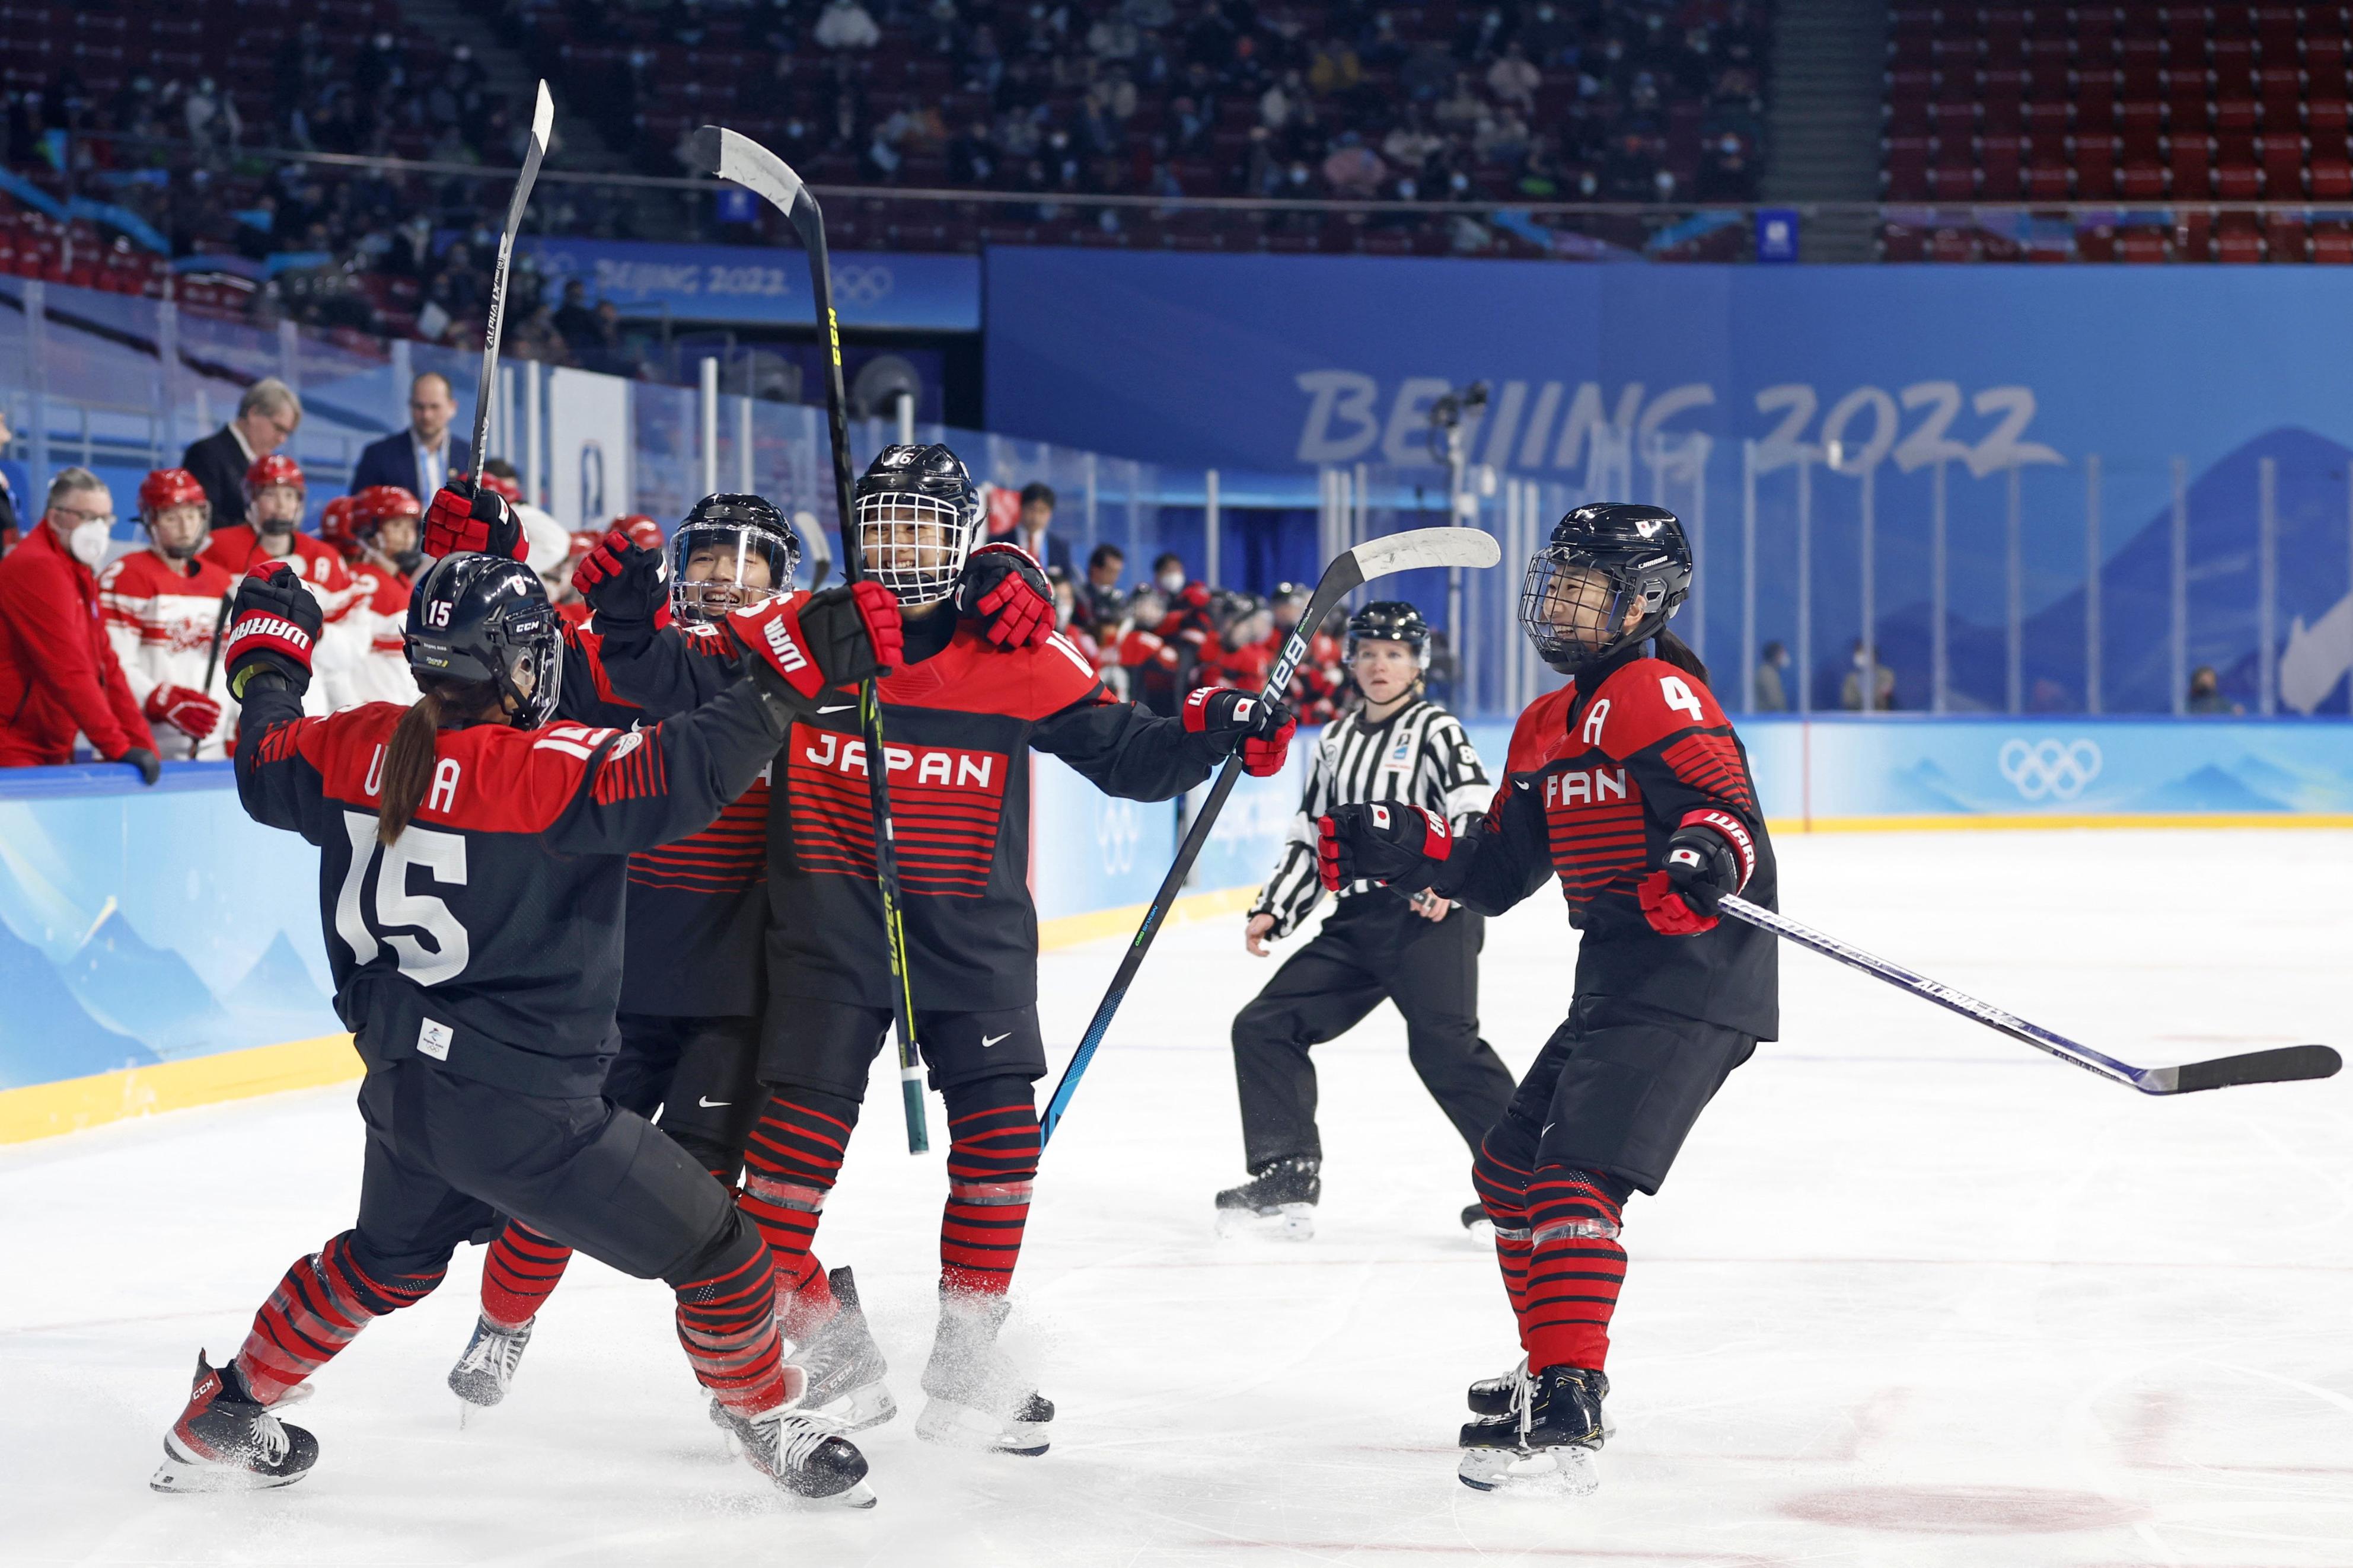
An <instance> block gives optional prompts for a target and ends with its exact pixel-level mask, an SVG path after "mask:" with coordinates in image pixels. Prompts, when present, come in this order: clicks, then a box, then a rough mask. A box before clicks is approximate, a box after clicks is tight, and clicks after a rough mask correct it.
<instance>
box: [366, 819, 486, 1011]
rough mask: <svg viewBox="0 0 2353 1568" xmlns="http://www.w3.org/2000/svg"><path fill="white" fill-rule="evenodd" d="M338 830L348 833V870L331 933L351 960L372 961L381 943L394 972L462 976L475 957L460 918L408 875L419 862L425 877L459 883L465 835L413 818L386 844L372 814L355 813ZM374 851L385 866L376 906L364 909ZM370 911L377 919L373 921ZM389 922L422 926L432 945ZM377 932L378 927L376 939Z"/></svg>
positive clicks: (424, 981) (432, 980) (430, 979)
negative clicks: (411, 883)
mask: <svg viewBox="0 0 2353 1568" xmlns="http://www.w3.org/2000/svg"><path fill="white" fill-rule="evenodd" d="M343 831H344V832H345V833H346V834H348V835H350V837H351V841H352V867H351V869H350V870H348V871H346V872H344V873H343V889H342V890H341V891H339V892H338V893H337V894H336V895H335V934H336V935H337V936H339V937H342V938H343V945H344V946H346V947H348V948H350V949H351V950H352V958H353V962H354V963H370V962H371V961H373V960H374V959H375V956H376V952H377V950H378V947H379V945H381V946H383V947H388V948H390V949H392V954H393V959H394V961H395V962H396V963H398V964H399V965H400V972H401V973H403V974H406V975H407V976H408V977H409V978H410V979H411V980H414V981H416V982H417V984H419V985H438V984H441V983H442V982H443V981H445V980H455V979H457V978H458V976H459V975H460V974H462V973H465V970H466V962H467V960H468V959H470V957H472V956H473V955H472V952H471V951H470V948H469V946H468V943H467V941H466V928H465V927H464V926H461V925H459V923H458V917H457V916H456V915H454V914H451V913H450V912H449V906H448V904H445V903H443V902H442V901H441V900H439V899H437V898H435V897H434V896H433V895H432V894H430V893H412V892H410V891H409V890H408V880H409V878H408V874H409V872H410V870H411V869H412V868H420V867H421V868H423V869H424V871H425V874H426V879H427V881H431V882H438V883H440V884H442V885H444V886H446V887H452V888H462V887H464V886H465V885H466V841H465V839H464V838H462V837H459V835H457V834H455V833H442V832H439V831H437V830H436V829H434V828H430V827H419V826H417V825H416V824H415V823H411V824H409V825H408V826H407V828H406V830H405V831H403V832H402V834H401V836H400V837H398V838H397V839H396V840H394V842H393V843H392V844H391V845H390V846H389V847H386V846H384V845H380V844H378V843H377V842H376V837H375V817H373V816H362V815H361V814H360V813H358V812H356V811H347V812H345V813H343ZM379 851H380V852H381V853H382V855H383V858H384V864H383V867H382V868H381V869H380V870H378V871H377V873H376V879H375V910H373V911H369V910H365V909H364V907H363V906H364V902H365V900H366V897H367V874H368V867H369V866H370V865H372V864H374V863H375V859H376V857H377V855H378V853H379ZM371 912H372V913H373V915H374V917H375V918H374V920H373V921H371V920H370V919H369V915H370V913H371ZM395 927H406V928H409V929H411V930H416V931H423V932H424V933H425V935H426V936H427V938H428V939H430V942H431V945H430V946H427V944H426V943H425V942H419V941H418V940H417V938H416V937H414V936H411V935H410V934H408V930H395V929H393V928H395ZM378 931H382V932H383V936H382V938H381V941H380V942H379V938H378V936H377V932H378Z"/></svg>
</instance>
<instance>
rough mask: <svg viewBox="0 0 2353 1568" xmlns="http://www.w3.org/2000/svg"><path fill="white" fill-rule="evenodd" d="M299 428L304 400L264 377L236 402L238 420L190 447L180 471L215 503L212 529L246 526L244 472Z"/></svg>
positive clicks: (194, 442)
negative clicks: (200, 486)
mask: <svg viewBox="0 0 2353 1568" xmlns="http://www.w3.org/2000/svg"><path fill="white" fill-rule="evenodd" d="M301 423H302V400H301V398H299V397H297V396H295V395H294V389H293V388H292V387H290V386H289V385H287V384H285V383H284V382H282V381H280V380H279V379H278V378H277V377H276V376H274V375H272V376H265V377H263V378H262V379H261V380H259V381H257V382H255V383H254V384H252V385H251V386H248V387H247V388H246V389H245V395H244V396H243V397H240V398H238V399H237V417H236V418H234V419H231V420H230V421H229V422H228V423H227V424H226V425H224V426H221V427H220V428H219V429H217V430H216V431H214V432H213V433H212V434H211V435H209V436H206V437H204V438H203V439H202V440H199V441H191V442H190V443H188V449H187V451H185V453H183V454H182V455H181V458H180V467H182V468H185V469H187V470H188V472H190V473H192V474H194V475H195V476H196V483H198V484H200V485H202V486H204V487H205V499H206V500H208V501H210V502H212V503H213V526H214V527H215V528H234V527H236V526H237V524H238V523H241V522H243V521H245V471H246V470H247V469H248V468H251V467H253V465H254V462H255V460H256V459H257V458H267V457H269V456H270V455H272V454H273V453H275V452H276V451H277V450H278V448H279V447H283V446H284V445H286V443H287V442H289V441H291V440H292V439H293V438H294V432H295V429H296V428H297V427H298V426H301Z"/></svg>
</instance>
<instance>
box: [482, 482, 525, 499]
mask: <svg viewBox="0 0 2353 1568" xmlns="http://www.w3.org/2000/svg"><path fill="white" fill-rule="evenodd" d="M482 488H483V489H492V490H496V491H498V492H499V494H501V495H502V496H504V497H506V498H507V504H508V505H509V506H521V505H522V486H521V485H519V484H517V483H516V482H515V481H514V480H512V479H508V478H507V477H506V476H505V475H504V474H484V475H483V476H482Z"/></svg>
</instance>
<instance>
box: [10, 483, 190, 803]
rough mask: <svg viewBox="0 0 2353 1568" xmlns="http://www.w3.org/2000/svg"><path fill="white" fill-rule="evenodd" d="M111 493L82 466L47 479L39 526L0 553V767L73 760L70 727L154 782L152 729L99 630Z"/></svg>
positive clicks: (157, 771)
mask: <svg viewBox="0 0 2353 1568" xmlns="http://www.w3.org/2000/svg"><path fill="white" fill-rule="evenodd" d="M113 523H114V498H113V497H112V496H111V494H109V493H108V491H107V488H106V484H105V481H103V480H102V479H100V478H99V477H98V476H97V475H95V474H93V473H91V472H90V470H89V469H88V468H67V469H65V470H64V471H63V472H61V473H59V474H58V477H57V479H56V480H55V481H53V482H52V483H51V484H50V486H49V496H48V507H47V510H46V511H45V512H44V514H43V515H42V518H41V526H39V527H37V528H35V529H33V530H32V531H29V532H28V533H26V536H25V542H23V543H22V544H19V545H18V546H16V549H14V550H12V551H10V552H8V553H7V555H6V557H5V559H0V767H12V768H26V767H41V766H45V765H47V764H51V763H69V762H71V761H73V743H74V736H75V735H76V734H77V733H79V734H83V735H87V736H89V737H90V744H91V745H92V746H93V747H95V748H96V749H97V752H98V754H99V755H100V756H101V757H104V758H106V759H107V761H109V762H115V763H130V764H131V765H132V766H133V767H135V768H137V769H138V770H139V776H140V777H141V778H142V780H144V781H145V782H146V783H148V784H153V783H154V782H155V781H156V779H157V778H159V777H161V776H162V773H163V766H162V764H161V763H158V762H157V761H156V760H155V737H154V735H153V733H151V732H150V731H149V730H148V728H147V721H146V720H145V719H144V718H143V717H142V716H141V714H140V711H139V700H138V699H137V698H135V697H133V696H132V695H131V685H130V682H128V681H126V680H125V679H123V678H122V667H121V664H119V663H117V662H116V660H115V658H114V648H113V647H112V646H111V644H110V643H109V642H108V641H107V638H106V623H105V620H104V619H103V617H102V616H100V613H99V605H98V574H97V569H98V565H99V563H100V562H102V561H104V560H105V559H106V550H107V540H108V536H109V533H110V531H111V529H112V527H113Z"/></svg>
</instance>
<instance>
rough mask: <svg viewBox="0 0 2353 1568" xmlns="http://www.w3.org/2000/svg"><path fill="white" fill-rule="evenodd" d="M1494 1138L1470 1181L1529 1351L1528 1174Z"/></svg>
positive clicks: (1483, 1147)
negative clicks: (1503, 1153)
mask: <svg viewBox="0 0 2353 1568" xmlns="http://www.w3.org/2000/svg"><path fill="white" fill-rule="evenodd" d="M1495 1142H1496V1140H1495V1137H1494V1135H1493V1134H1492V1133H1491V1134H1489V1135H1488V1137H1487V1138H1486V1139H1485V1140H1483V1141H1482V1144H1481V1147H1480V1150H1479V1158H1478V1160H1477V1161H1476V1163H1473V1164H1472V1167H1471V1180H1472V1184H1474V1185H1475V1186H1476V1187H1477V1189H1478V1192H1479V1204H1480V1206H1481V1207H1482V1208H1484V1209H1485V1210H1486V1211H1487V1218H1488V1220H1489V1221H1490V1222H1491V1223H1493V1226H1494V1227H1495V1264H1496V1267H1497V1268H1500V1269H1502V1270H1503V1274H1504V1294H1505V1295H1506V1296H1508V1297H1510V1298H1511V1301H1512V1316H1513V1317H1514V1319H1516V1320H1517V1321H1519V1322H1520V1324H1521V1325H1522V1328H1521V1333H1520V1348H1521V1349H1522V1350H1526V1349H1528V1343H1527V1331H1526V1328H1525V1325H1526V1323H1527V1321H1528V1253H1529V1242H1528V1233H1529V1229H1530V1226H1529V1223H1528V1205H1527V1184H1528V1173H1527V1172H1526V1171H1524V1170H1522V1169H1520V1168H1519V1167H1518V1166H1516V1165H1514V1164H1512V1163H1510V1162H1508V1161H1506V1160H1504V1159H1503V1158H1501V1157H1500V1156H1498V1155H1497V1153H1496V1152H1495Z"/></svg>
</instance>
